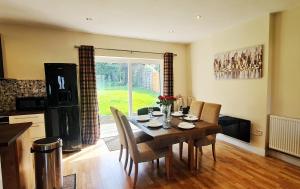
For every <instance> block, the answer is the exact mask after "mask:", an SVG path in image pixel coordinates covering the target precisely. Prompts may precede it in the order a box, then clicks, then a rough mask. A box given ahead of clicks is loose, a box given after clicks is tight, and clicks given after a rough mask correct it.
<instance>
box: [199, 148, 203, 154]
mask: <svg viewBox="0 0 300 189" xmlns="http://www.w3.org/2000/svg"><path fill="white" fill-rule="evenodd" d="M199 150H200V153H201V156H202V155H203V150H202V146H200V148H199Z"/></svg>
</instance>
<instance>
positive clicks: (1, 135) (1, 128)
mask: <svg viewBox="0 0 300 189" xmlns="http://www.w3.org/2000/svg"><path fill="white" fill-rule="evenodd" d="M31 125H32V123H31V122H28V123H17V124H2V125H0V147H8V146H9V145H10V144H11V143H13V142H14V141H15V140H16V139H17V138H18V137H19V136H20V135H22V134H23V133H24V132H25V131H26V130H27V129H28V128H29V127H30V126H31Z"/></svg>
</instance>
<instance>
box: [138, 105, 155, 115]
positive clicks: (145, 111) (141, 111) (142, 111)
mask: <svg viewBox="0 0 300 189" xmlns="http://www.w3.org/2000/svg"><path fill="white" fill-rule="evenodd" d="M152 109H153V111H160V108H159V107H152ZM137 114H138V115H147V114H149V107H145V108H141V109H138V110H137Z"/></svg>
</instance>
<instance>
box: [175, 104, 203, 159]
mask: <svg viewBox="0 0 300 189" xmlns="http://www.w3.org/2000/svg"><path fill="white" fill-rule="evenodd" d="M203 104H204V102H202V101H196V100H193V101H192V102H191V105H190V110H189V114H192V115H194V116H197V117H199V118H200V115H201V112H202V108H203ZM182 149H183V142H180V143H179V157H180V159H182Z"/></svg>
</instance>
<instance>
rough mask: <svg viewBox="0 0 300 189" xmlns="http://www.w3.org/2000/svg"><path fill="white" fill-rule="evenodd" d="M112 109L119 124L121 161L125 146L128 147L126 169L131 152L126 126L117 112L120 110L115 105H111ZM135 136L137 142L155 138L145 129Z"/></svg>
mask: <svg viewBox="0 0 300 189" xmlns="http://www.w3.org/2000/svg"><path fill="white" fill-rule="evenodd" d="M110 110H111V113H112V115H113V117H114V120H115V122H116V125H117V129H118V134H119V140H120V145H121V146H120V155H119V161H121V158H122V154H123V148H126V157H125V164H124V169H126V167H127V162H128V156H129V152H128V144H127V140H126V135H125V131H124V128H123V126H122V123H121V120H120V118H119V116H118V113H117V112H118V110H117V109H116V108H114V107H110ZM134 138H135V141H136V142H137V143H142V142H146V141H149V140H152V139H153V138H152V137H151V136H149V135H147V134H146V133H144V132H143V131H138V132H135V133H134Z"/></svg>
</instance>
